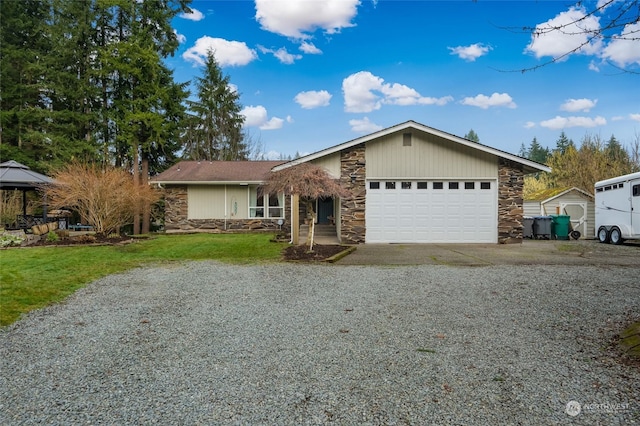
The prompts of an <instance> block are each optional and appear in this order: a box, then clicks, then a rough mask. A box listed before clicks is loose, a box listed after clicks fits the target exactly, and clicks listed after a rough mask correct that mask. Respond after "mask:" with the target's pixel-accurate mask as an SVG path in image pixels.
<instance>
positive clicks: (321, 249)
mask: <svg viewBox="0 0 640 426" xmlns="http://www.w3.org/2000/svg"><path fill="white" fill-rule="evenodd" d="M346 250H349V247H346V246H340V245H322V244H315V245H314V246H313V251H309V248H308V247H307V246H306V245H304V244H303V245H297V246H289V247H287V248H285V249H284V250H283V257H284V259H285V260H289V261H299V262H320V261H325V260H327V259H329V258H332V257H333V256H335V255H337V254H339V253H342V252H344V251H346Z"/></svg>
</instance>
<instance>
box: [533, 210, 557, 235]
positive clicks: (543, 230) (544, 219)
mask: <svg viewBox="0 0 640 426" xmlns="http://www.w3.org/2000/svg"><path fill="white" fill-rule="evenodd" d="M552 226H553V221H552V218H551V216H534V218H533V235H534V238H538V239H539V238H547V239H551V237H552V235H553V229H552Z"/></svg>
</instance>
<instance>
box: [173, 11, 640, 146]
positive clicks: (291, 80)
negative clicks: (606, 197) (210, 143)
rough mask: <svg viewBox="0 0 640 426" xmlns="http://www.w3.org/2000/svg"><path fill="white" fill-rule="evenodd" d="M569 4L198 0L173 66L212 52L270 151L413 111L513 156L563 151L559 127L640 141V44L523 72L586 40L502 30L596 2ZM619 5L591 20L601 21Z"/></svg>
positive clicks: (196, 71) (339, 139)
mask: <svg viewBox="0 0 640 426" xmlns="http://www.w3.org/2000/svg"><path fill="white" fill-rule="evenodd" d="M598 1H599V2H600V3H604V2H605V1H608V0H598ZM614 3H616V1H614ZM571 4H572V2H571V1H544V0H538V1H487V0H478V1H476V2H473V1H471V0H464V1H463V0H460V1H395V0H378V1H371V0H360V1H358V0H298V1H294V0H255V1H217V0H202V1H198V0H195V1H193V2H192V3H191V6H190V7H191V9H192V11H193V13H191V14H189V15H182V16H180V17H178V18H176V19H175V20H174V21H173V25H174V28H175V30H176V32H177V34H178V36H179V39H180V40H181V44H180V48H179V50H178V51H177V52H176V54H175V55H174V56H173V57H172V58H169V59H168V60H167V63H168V65H169V66H170V67H171V68H172V69H173V70H174V75H175V78H176V80H177V81H180V82H184V81H189V80H192V79H193V78H194V76H200V75H201V71H202V68H201V64H202V61H203V58H204V57H205V55H206V52H207V50H208V49H213V50H214V51H215V56H216V59H217V61H218V63H219V64H220V65H221V67H222V70H223V72H224V73H225V74H226V75H228V76H229V77H230V81H231V83H232V85H233V86H234V88H235V89H236V90H237V91H238V93H240V102H241V104H242V105H243V107H244V110H243V114H244V115H245V116H246V121H245V128H246V131H247V132H248V133H249V134H250V135H251V136H252V138H253V140H254V141H256V142H259V144H260V145H261V147H262V150H263V151H264V153H265V155H266V156H267V157H268V158H278V157H279V156H280V155H281V154H283V155H294V154H295V153H296V152H298V153H300V154H306V153H311V152H315V151H318V150H321V149H324V148H327V147H330V146H333V145H336V144H339V143H343V142H346V141H349V140H352V139H355V138H358V137H360V136H363V135H365V134H369V133H371V132H374V131H376V130H379V129H382V128H386V127H389V126H393V125H395V124H398V123H402V122H405V121H407V120H415V121H418V122H420V123H422V124H425V125H427V126H431V127H434V128H437V129H439V130H442V131H445V132H448V133H452V134H455V135H458V136H464V135H465V134H466V133H467V132H468V131H469V130H470V129H473V130H474V131H475V132H476V133H477V134H478V136H479V137H480V142H482V143H484V144H487V145H490V146H492V147H495V148H498V149H502V150H504V151H507V152H511V153H517V152H518V151H519V149H520V146H521V144H522V143H525V144H526V145H528V144H529V143H530V142H531V140H532V139H533V138H534V137H535V138H537V140H538V142H540V143H541V144H542V145H543V146H549V147H551V148H553V147H554V146H555V142H556V140H557V139H558V137H559V135H560V132H561V131H563V130H564V132H565V133H566V134H567V136H568V137H570V138H571V139H573V140H574V142H576V143H579V142H580V141H581V140H582V139H583V138H584V137H585V135H587V134H589V135H596V136H600V137H602V138H603V139H605V140H608V139H609V137H610V136H611V135H612V134H613V135H615V136H616V138H617V139H618V140H619V141H621V142H622V143H623V144H625V145H630V144H631V143H632V142H633V141H635V140H636V139H637V138H639V137H640V75H638V74H637V72H640V42H638V41H635V42H631V41H625V40H618V41H612V40H603V41H596V42H593V43H590V44H589V45H587V46H586V47H585V48H584V49H582V50H581V51H580V52H579V53H576V54H572V55H570V56H569V57H567V58H566V59H565V60H563V61H561V62H558V63H555V64H551V65H548V66H545V67H541V68H539V69H536V70H534V71H528V72H525V73H522V72H518V70H521V69H524V68H530V67H535V66H536V65H539V64H542V63H544V62H546V61H549V60H550V59H551V58H552V57H553V56H554V55H558V54H560V53H564V52H566V51H567V47H569V48H572V47H575V46H577V44H576V43H580V39H579V37H580V36H567V35H563V34H560V33H559V32H557V31H551V32H550V33H548V34H546V35H544V36H541V37H537V38H532V36H531V34H530V33H525V32H522V31H517V30H516V31H513V30H509V29H507V28H506V27H511V28H523V27H536V26H542V25H553V24H556V23H559V22H560V23H561V22H568V21H570V20H573V19H575V18H581V17H583V16H584V15H585V11H586V10H589V9H588V8H589V7H590V6H594V5H595V4H596V2H595V1H594V2H592V3H589V2H586V5H587V9H583V8H580V7H575V6H574V7H572V6H571ZM615 6H616V5H615V4H614V5H613V6H611V7H610V8H607V9H605V10H604V12H603V13H601V14H597V15H596V16H593V17H588V18H586V19H584V20H583V21H582V22H583V25H585V26H588V27H589V28H598V25H601V24H602V23H603V22H604V21H605V19H606V16H603V15H606V13H607V12H608V11H609V10H612V9H613V7H615ZM625 30H626V31H638V30H640V23H637V24H635V25H634V26H632V27H628V28H625ZM617 31H618V32H621V31H622V29H618V30H617ZM620 68H623V69H627V70H634V71H636V74H634V73H628V72H627V73H624V72H621V71H620ZM511 71H516V72H511Z"/></svg>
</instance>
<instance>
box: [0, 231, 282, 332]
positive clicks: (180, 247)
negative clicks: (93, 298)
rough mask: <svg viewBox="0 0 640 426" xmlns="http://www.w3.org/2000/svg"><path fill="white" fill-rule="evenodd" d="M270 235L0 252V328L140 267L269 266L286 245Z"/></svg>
mask: <svg viewBox="0 0 640 426" xmlns="http://www.w3.org/2000/svg"><path fill="white" fill-rule="evenodd" d="M271 238H273V236H272V235H271V234H190V235H159V236H157V237H154V238H150V239H141V240H137V241H135V242H134V243H131V244H127V245H122V246H93V247H78V246H76V247H64V246H60V247H29V248H23V249H8V250H1V251H0V326H6V325H8V324H11V323H12V322H14V321H16V320H17V319H18V318H19V317H20V315H21V314H23V313H26V312H29V311H31V310H33V309H38V308H41V307H43V306H46V305H49V304H51V303H55V302H58V301H60V300H62V299H64V298H65V297H67V296H69V295H70V294H71V293H73V292H74V291H76V290H77V289H79V288H82V287H84V286H85V285H87V284H88V283H90V282H92V281H94V280H96V279H98V278H101V277H104V276H106V275H109V274H113V273H116V272H122V271H125V270H127V269H131V268H134V267H136V266H140V265H143V264H148V263H154V262H167V261H184V260H201V259H215V260H218V261H221V262H227V263H257V262H273V261H278V260H280V258H281V252H282V249H283V248H284V247H285V246H286V244H282V243H273V242H270V241H269V240H270V239H271Z"/></svg>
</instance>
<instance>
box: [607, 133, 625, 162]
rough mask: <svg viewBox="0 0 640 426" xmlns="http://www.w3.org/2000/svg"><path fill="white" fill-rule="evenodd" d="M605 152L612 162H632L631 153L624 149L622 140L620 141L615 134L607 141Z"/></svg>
mask: <svg viewBox="0 0 640 426" xmlns="http://www.w3.org/2000/svg"><path fill="white" fill-rule="evenodd" d="M605 152H606V154H607V157H608V158H609V160H610V161H611V162H615V163H627V162H630V158H629V153H628V152H627V151H626V150H625V149H624V147H623V146H622V145H621V144H620V142H618V140H617V139H616V137H615V136H614V135H611V138H609V140H608V141H607V145H606V147H605Z"/></svg>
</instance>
